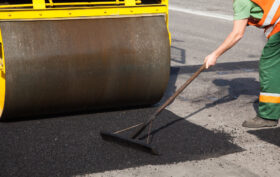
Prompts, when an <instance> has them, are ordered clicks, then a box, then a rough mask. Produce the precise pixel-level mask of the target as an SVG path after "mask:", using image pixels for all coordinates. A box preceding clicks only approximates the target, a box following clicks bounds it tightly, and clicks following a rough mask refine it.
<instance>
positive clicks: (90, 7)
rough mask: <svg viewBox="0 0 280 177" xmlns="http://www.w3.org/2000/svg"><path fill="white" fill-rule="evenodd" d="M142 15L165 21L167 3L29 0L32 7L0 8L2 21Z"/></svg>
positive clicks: (28, 5)
mask: <svg viewBox="0 0 280 177" xmlns="http://www.w3.org/2000/svg"><path fill="white" fill-rule="evenodd" d="M144 14H153V15H155V14H165V15H166V18H167V17H168V0H162V1H161V3H159V4H142V2H141V0H123V1H120V0H116V1H108V2H67V3H54V2H53V0H49V3H46V2H45V0H33V3H32V4H16V5H0V20H2V21H3V20H9V21H11V20H31V19H46V18H47V19H49V18H56V19H57V18H64V19H65V18H75V17H102V16H118V17H119V16H120V15H144ZM166 20H168V18H167V19H166Z"/></svg>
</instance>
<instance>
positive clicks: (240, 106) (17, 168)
mask: <svg viewBox="0 0 280 177" xmlns="http://www.w3.org/2000/svg"><path fill="white" fill-rule="evenodd" d="M231 6H232V1H231V0H228V1H225V0H196V1H182V0H170V7H171V9H172V10H170V32H171V35H172V56H171V57H172V68H171V77H170V83H169V87H168V90H167V91H166V94H165V96H164V98H163V100H165V99H166V98H167V97H168V96H170V95H171V94H172V93H173V92H174V90H175V89H176V88H177V87H178V86H179V85H181V84H182V83H183V82H184V81H185V80H186V79H188V78H189V77H190V75H191V74H192V73H193V72H194V71H195V70H196V69H197V68H198V67H199V66H200V65H201V64H202V63H203V60H204V57H205V56H206V55H207V54H208V53H210V52H211V51H212V50H214V49H215V48H216V47H217V46H218V45H219V44H220V43H221V42H222V41H223V39H224V38H225V37H226V35H227V34H228V33H229V32H230V30H231V27H232V22H231V21H230V20H227V19H223V18H221V17H226V18H228V17H230V16H231V15H232V7H231ZM264 44H265V39H264V35H263V33H262V31H261V30H256V29H254V28H248V30H247V32H246V36H245V37H244V39H242V41H241V42H240V43H239V44H238V45H237V46H236V47H234V48H233V49H232V50H231V51H229V53H227V54H226V55H224V56H223V57H221V58H220V60H219V63H218V64H217V66H215V67H213V68H212V69H210V70H207V71H206V72H204V73H202V74H201V76H199V78H198V79H197V80H196V81H195V82H194V83H193V84H192V85H190V87H189V88H187V90H186V91H185V92H184V93H183V94H182V95H180V96H179V98H178V99H177V100H176V101H175V102H174V103H173V104H172V105H170V106H169V108H168V109H167V110H166V111H165V112H163V114H161V116H160V117H161V118H160V120H161V121H159V122H158V123H157V124H156V125H154V126H155V127H154V128H155V130H160V131H156V132H155V138H154V140H153V143H155V144H157V145H158V147H159V149H160V150H161V152H162V153H163V155H162V156H160V157H154V156H149V155H147V154H143V153H140V152H138V151H134V150H128V151H127V149H126V148H123V147H119V146H112V145H111V144H109V143H106V142H103V141H101V139H100V137H99V135H98V132H99V130H101V129H104V128H105V129H108V130H113V129H118V128H121V127H125V126H128V125H131V124H134V123H137V122H138V121H139V120H142V119H144V118H146V117H147V116H148V115H149V114H150V113H151V112H152V111H153V110H154V108H147V109H140V110H139V109H135V110H126V111H117V112H109V113H97V114H85V115H76V116H66V117H59V118H56V119H41V120H30V121H24V122H13V123H1V124H0V133H1V136H0V142H1V146H0V147H1V149H0V166H1V170H0V176H30V174H32V175H31V176H120V177H124V176H155V177H165V176H180V177H181V176H182V177H183V176H184V177H185V176H218V177H219V176H221V177H222V176H245V177H251V176H275V177H276V176H280V155H279V150H280V149H279V147H280V141H279V138H275V137H279V133H280V129H279V128H276V129H265V130H250V131H248V130H247V129H244V128H242V127H241V126H240V124H241V122H242V121H244V120H245V119H247V118H249V117H253V116H254V115H255V108H256V102H255V101H256V99H257V97H258V90H259V84H258V58H259V56H260V52H261V49H262V47H263V45H264ZM113 120H114V122H115V124H114V125H112V122H113Z"/></svg>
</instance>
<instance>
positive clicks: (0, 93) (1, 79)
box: [0, 29, 6, 117]
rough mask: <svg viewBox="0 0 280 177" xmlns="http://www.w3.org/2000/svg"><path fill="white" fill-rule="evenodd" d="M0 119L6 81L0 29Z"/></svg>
mask: <svg viewBox="0 0 280 177" xmlns="http://www.w3.org/2000/svg"><path fill="white" fill-rule="evenodd" d="M0 63H1V64H0V117H1V115H2V113H3V110H4V103H5V91H6V80H5V78H6V77H5V60H4V46H3V40H2V35H1V29H0Z"/></svg>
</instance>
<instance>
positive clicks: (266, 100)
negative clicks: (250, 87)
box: [259, 95, 280, 103]
mask: <svg viewBox="0 0 280 177" xmlns="http://www.w3.org/2000/svg"><path fill="white" fill-rule="evenodd" d="M259 101H260V102H262V103H280V97H276V96H267V95H260V99H259Z"/></svg>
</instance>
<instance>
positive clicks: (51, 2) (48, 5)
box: [0, 0, 141, 9]
mask: <svg viewBox="0 0 280 177" xmlns="http://www.w3.org/2000/svg"><path fill="white" fill-rule="evenodd" d="M135 2H136V4H141V0H137V1H135ZM124 4H125V2H124V1H119V0H116V1H108V2H106V1H105V2H71V3H69V2H68V3H67V2H66V3H61V2H58V3H54V2H53V1H52V0H50V1H49V3H45V6H46V7H47V8H48V7H54V6H56V7H59V6H88V5H124ZM27 7H29V8H33V4H9V5H0V9H12V8H27Z"/></svg>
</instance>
